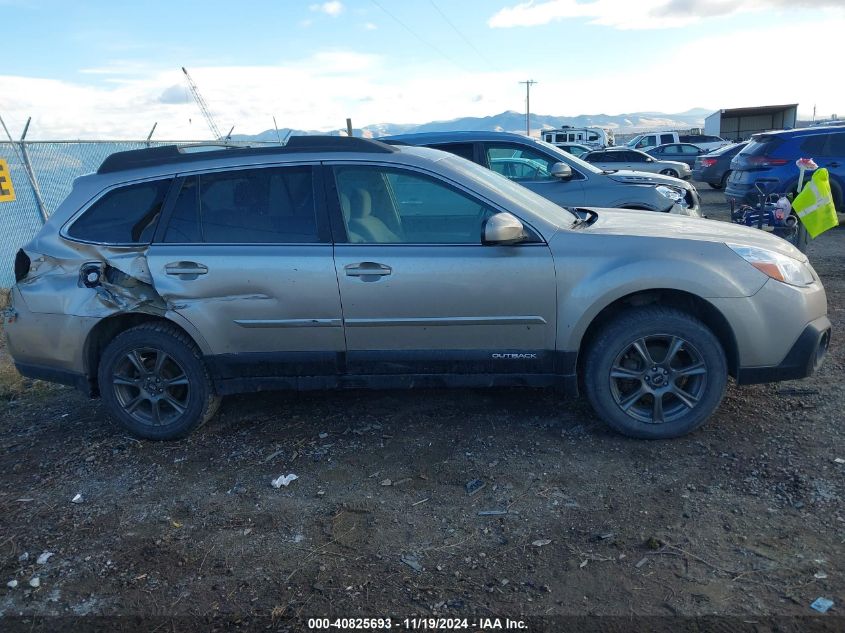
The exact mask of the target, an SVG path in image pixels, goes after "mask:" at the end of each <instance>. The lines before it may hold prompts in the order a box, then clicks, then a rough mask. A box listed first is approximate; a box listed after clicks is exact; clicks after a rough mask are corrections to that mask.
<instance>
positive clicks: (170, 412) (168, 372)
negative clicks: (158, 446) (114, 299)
mask: <svg viewBox="0 0 845 633" xmlns="http://www.w3.org/2000/svg"><path fill="white" fill-rule="evenodd" d="M98 379H99V385H100V393H101V395H102V398H103V401H104V402H105V403H106V405H107V406H108V407H109V409H110V411H111V413H112V415H113V416H114V417H115V418H116V419H117V421H118V422H119V423H120V424H121V425H122V426H123V427H124V428H126V429H127V430H128V431H129V432H130V433H133V434H134V435H137V436H139V437H143V438H145V439H149V440H171V439H177V438H181V437H185V436H187V435H189V434H190V433H191V432H192V431H193V430H194V429H196V428H198V427H199V426H201V425H202V424H204V423H205V422H206V421H207V420H209V419H210V418H211V417H212V416H213V415H214V414H215V413H216V411H217V408H218V407H219V405H220V398H219V397H218V396H216V395H215V394H214V391H213V388H212V384H211V379H210V378H209V375H208V371H207V369H206V367H205V364H204V363H203V361H202V357H201V355H200V352H199V350H198V349H197V348H196V345H194V343H193V341H191V340H190V338H188V336H187V335H185V334H184V333H183V332H182V331H180V330H179V329H178V328H176V327H174V326H172V325H168V324H162V323H145V324H143V325H139V326H137V327H134V328H131V329H129V330H126V331H125V332H123V333H121V334H119V335H118V336H117V337H115V338H114V340H113V341H112V342H111V343H109V345H108V346H107V347H106V349H105V351H104V352H103V356H102V358H101V360H100V367H99V371H98Z"/></svg>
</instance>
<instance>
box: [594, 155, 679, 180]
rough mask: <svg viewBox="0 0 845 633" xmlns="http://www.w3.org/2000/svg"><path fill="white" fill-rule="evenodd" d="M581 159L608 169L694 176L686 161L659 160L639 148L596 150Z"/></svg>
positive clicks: (674, 175) (676, 176) (677, 176)
mask: <svg viewBox="0 0 845 633" xmlns="http://www.w3.org/2000/svg"><path fill="white" fill-rule="evenodd" d="M581 159H582V160H585V161H587V162H588V163H592V164H593V165H595V166H596V167H599V168H601V169H606V170H608V171H613V170H618V169H633V170H636V171H648V172H652V173H655V174H663V175H664V176H673V177H675V178H682V179H683V180H689V178H690V177H691V176H692V171H691V170H690V166H689V165H687V164H686V163H682V162H680V161H674V160H659V159H657V158H655V157H654V156H649V155H648V154H646V153H645V152H641V151H639V150H637V149H628V148H624V147H619V148H615V147H614V148H607V149H601V150H596V151H594V152H590V153H589V154H586V155H584V156H582V157H581Z"/></svg>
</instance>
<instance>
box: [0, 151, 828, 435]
mask: <svg viewBox="0 0 845 633" xmlns="http://www.w3.org/2000/svg"><path fill="white" fill-rule="evenodd" d="M297 139H300V140H297ZM587 212H588V218H582V217H580V216H579V215H577V214H575V213H571V212H569V211H567V210H565V209H562V208H561V207H559V206H557V205H555V204H553V203H551V202H549V201H548V200H546V199H544V198H542V197H541V196H537V195H535V194H533V193H532V192H530V191H529V190H527V189H525V188H524V187H521V186H519V185H517V184H515V183H513V182H511V181H509V180H507V179H506V178H502V177H501V176H499V175H497V174H495V173H493V172H491V171H489V170H487V169H484V168H482V167H480V166H478V165H476V164H474V163H471V162H470V161H467V160H463V159H461V158H457V157H454V156H451V155H449V154H447V153H444V152H439V151H435V150H431V149H427V148H419V147H392V146H389V145H385V144H382V143H378V142H374V141H368V140H365V139H360V138H343V137H295V138H294V139H292V140H291V141H290V142H289V143H288V145H287V146H286V147H273V148H267V147H264V148H249V149H220V150H216V151H214V150H211V151H204V152H193V153H186V152H184V151H182V150H180V149H179V148H178V147H176V146H166V147H159V148H152V149H142V150H134V151H128V152H120V153H118V154H113V155H112V156H110V157H109V158H107V159H106V160H105V161H104V162H103V164H102V165H101V166H100V168H99V169H98V170H97V173H96V174H92V175H88V176H83V177H81V178H78V179H77V180H76V181H75V182H74V185H73V189H72V191H71V193H70V194H69V195H68V197H67V198H66V199H65V201H64V202H63V203H62V204H61V205H60V206H59V208H58V209H57V210H56V211H55V213H54V214H53V215H52V216H51V217H50V219H49V220H48V221H47V223H46V224H45V225H44V227H43V228H42V229H41V231H40V232H39V233H38V235H37V236H36V237H35V239H33V240H32V241H31V242H30V243H29V244H27V245H26V246H25V247H24V248H23V249H22V250H21V251H20V252H19V253H18V255H17V258H16V261H15V278H16V280H17V283H16V285H15V286H14V288H13V289H12V293H11V306H10V307H9V308H7V309H6V310H5V311H4V312H3V313H2V316H3V323H4V327H3V329H4V332H5V334H6V337H7V343H8V349H9V352H10V353H11V355H12V357H13V358H14V361H15V365H16V367H17V368H18V370H19V371H20V372H21V373H22V374H23V375H25V376H28V377H30V378H37V379H43V380H49V381H53V382H61V383H66V384H71V385H76V386H77V387H79V388H81V389H83V390H84V391H85V392H87V393H89V394H92V395H97V394H99V395H100V396H101V397H102V399H103V400H104V402H105V404H106V405H107V407H108V410H109V411H110V412H111V415H112V416H113V417H114V418H115V419H116V420H117V421H118V422H120V423H121V424H122V425H123V426H124V427H125V428H126V429H127V430H129V431H130V432H132V433H134V434H136V435H139V436H141V437H145V438H149V439H169V438H176V437H183V436H185V435H187V434H188V433H190V432H191V431H192V430H193V429H195V428H197V427H198V426H200V425H201V424H202V423H203V422H205V421H206V420H208V419H209V418H210V417H211V416H212V415H214V412H215V411H216V409H217V407H218V404H219V402H220V396H222V395H226V394H230V393H236V392H245V391H260V390H265V389H278V388H281V389H315V388H320V389H323V388H356V389H358V388H365V387H374V388H385V387H412V386H421V387H442V386H460V387H480V386H496V387H504V386H508V385H521V386H557V387H559V388H561V389H562V390H563V391H565V392H568V393H570V394H575V393H576V392H577V389H578V378H579V375H580V376H581V377H582V378H583V384H584V388H585V390H586V393H587V397H588V399H589V401H590V402H591V404H592V405H593V407H594V408H595V410H596V412H597V414H598V415H599V416H600V417H601V418H602V419H604V420H605V421H606V422H607V423H608V424H609V425H610V426H611V427H613V428H614V429H616V430H618V431H620V432H622V433H627V434H629V435H633V436H636V437H645V438H666V437H675V436H678V435H682V434H684V433H688V432H690V431H692V430H693V429H695V428H697V427H698V426H700V425H701V424H703V423H704V422H705V421H706V420H707V418H708V417H709V416H710V415H711V413H712V412H713V411H714V410H715V409H716V407H717V406H718V405H719V402H720V401H721V399H722V395H723V393H724V391H725V385H726V381H727V378H728V375H733V376H734V377H736V379H737V381H738V382H739V383H753V382H766V381H776V380H783V379H793V378H800V377H803V376H807V375H809V374H811V373H812V372H813V371H814V370H815V369H816V368H817V367H818V365H819V363H820V362H821V360H822V358H823V357H824V354H825V350H826V349H827V344H828V341H829V338H830V321H829V320H828V318H827V316H826V311H827V305H826V300H825V293H824V289H823V288H822V285H821V282H820V281H819V279H818V277H817V275H816V273H815V272H814V271H813V269H812V267H811V266H810V264H809V263H808V262H807V259H806V257H805V256H804V255H803V254H802V253H801V252H799V251H798V250H796V249H795V248H794V247H792V246H791V245H790V244H788V243H787V242H786V241H784V240H781V239H778V238H776V237H773V236H771V235H768V234H766V233H764V232H763V231H757V230H754V229H748V228H744V227H739V226H735V225H729V224H724V223H719V222H703V221H700V220H694V219H691V218H684V217H672V218H669V217H667V216H659V215H657V214H654V213H647V212H636V211H624V212H623V211H618V210H612V209H590V210H587ZM772 306H776V308H777V318H776V319H761V318H760V314H765V313H769V312H770V311H771V310H772ZM580 372H583V373H580Z"/></svg>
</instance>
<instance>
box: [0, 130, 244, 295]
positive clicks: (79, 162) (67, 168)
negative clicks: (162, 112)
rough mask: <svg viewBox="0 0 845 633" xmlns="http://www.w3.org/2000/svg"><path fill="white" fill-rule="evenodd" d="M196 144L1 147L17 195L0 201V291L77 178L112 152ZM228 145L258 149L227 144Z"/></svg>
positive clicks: (25, 144)
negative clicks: (24, 249) (22, 250)
mask: <svg viewBox="0 0 845 633" xmlns="http://www.w3.org/2000/svg"><path fill="white" fill-rule="evenodd" d="M211 142H212V141H208V143H211ZM198 143H200V144H201V142H198V141H24V142H10V141H0V159H3V160H5V161H6V162H7V163H8V165H9V177H10V178H11V181H12V186H13V187H14V191H15V199H14V200H12V201H5V202H4V201H2V200H0V288H9V287H10V286H12V285H13V284H14V282H15V279H14V271H13V263H14V259H15V254H16V253H17V251H18V249H19V248H20V247H21V246H23V245H24V244H26V243H27V242H28V241H29V240H31V239H32V238H33V237H34V236H35V234H36V233H37V232H38V231H39V230H40V228H41V226H42V225H43V224H44V221H45V218H49V217H50V215H52V213H53V211H55V210H56V208H57V207H58V206H59V204H61V202H62V200H64V198H65V197H66V196H67V194H68V193H70V190H71V187H72V186H73V181H74V179H75V178H77V177H79V176H81V175H83V174H87V173H91V172H95V171H97V168H98V167H99V166H100V163H102V162H103V159H105V158H106V156H108V155H109V154H113V153H114V152H122V151H126V150H132V149H142V148H145V147H157V146H161V145H174V144H177V145H187V144H192V145H196V144H198ZM227 144H228V145H255V144H256V143H255V142H254V141H252V142H249V143H238V142H234V141H230V142H228V143H227Z"/></svg>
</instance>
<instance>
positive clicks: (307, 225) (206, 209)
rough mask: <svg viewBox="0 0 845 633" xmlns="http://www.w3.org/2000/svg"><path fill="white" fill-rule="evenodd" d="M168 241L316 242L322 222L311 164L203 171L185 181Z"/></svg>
mask: <svg viewBox="0 0 845 633" xmlns="http://www.w3.org/2000/svg"><path fill="white" fill-rule="evenodd" d="M164 241H165V242H169V243H195V242H207V243H214V244H261V243H265V244H313V243H318V242H321V241H324V240H322V239H321V238H320V235H319V231H318V227H317V215H316V205H315V202H314V185H313V178H312V172H311V167H310V166H293V167H278V168H276V167H270V168H264V169H242V170H235V171H225V172H215V173H210V174H201V175H199V176H192V177H190V178H187V179H186V180H185V182H184V184H183V185H182V189H181V190H180V192H179V196H178V197H177V199H176V202H175V204H174V207H173V213H172V215H171V218H170V221H169V222H168V225H167V230H166V232H165V235H164Z"/></svg>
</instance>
